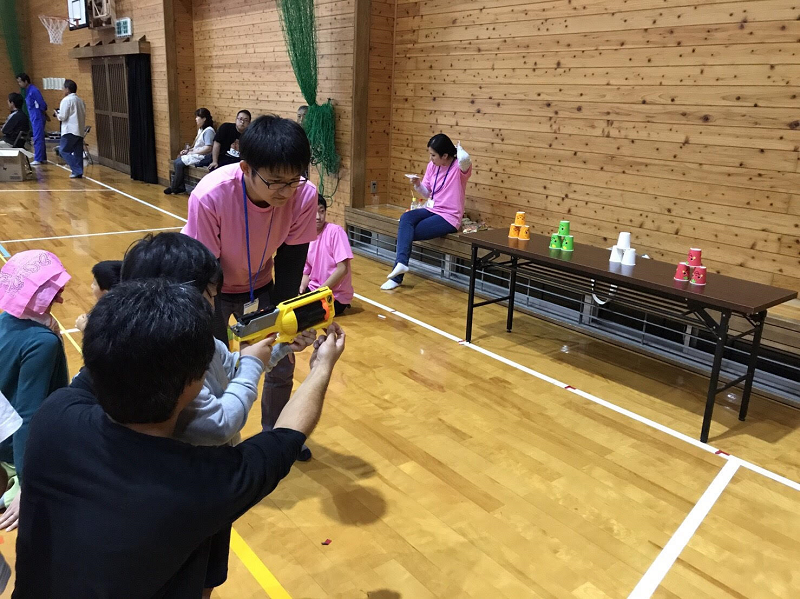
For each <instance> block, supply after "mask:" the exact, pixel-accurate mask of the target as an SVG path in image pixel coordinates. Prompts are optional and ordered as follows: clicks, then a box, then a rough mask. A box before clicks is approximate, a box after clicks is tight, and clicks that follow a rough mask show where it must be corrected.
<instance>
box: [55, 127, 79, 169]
mask: <svg viewBox="0 0 800 599" xmlns="http://www.w3.org/2000/svg"><path fill="white" fill-rule="evenodd" d="M58 151H59V153H60V154H61V157H62V158H63V159H64V162H66V163H67V166H69V169H70V170H71V171H72V174H73V175H75V176H77V177H82V176H83V138H82V137H78V136H77V135H73V134H72V133H67V134H65V135H62V136H61V141H60V142H59V144H58Z"/></svg>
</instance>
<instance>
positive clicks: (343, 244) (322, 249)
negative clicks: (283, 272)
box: [303, 223, 353, 304]
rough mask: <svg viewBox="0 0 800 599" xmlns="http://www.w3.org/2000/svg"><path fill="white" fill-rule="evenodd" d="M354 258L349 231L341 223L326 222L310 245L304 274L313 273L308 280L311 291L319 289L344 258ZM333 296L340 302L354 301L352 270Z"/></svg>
mask: <svg viewBox="0 0 800 599" xmlns="http://www.w3.org/2000/svg"><path fill="white" fill-rule="evenodd" d="M352 259H353V250H351V249H350V241H349V240H348V239H347V233H345V230H344V229H342V228H341V227H340V226H339V225H334V224H333V223H325V226H324V227H323V228H322V232H320V234H319V237H317V238H316V239H315V240H314V241H312V242H311V245H310V246H308V257H307V258H306V267H305V270H303V274H305V275H311V279H310V280H309V281H308V288H309V290H310V291H314V290H315V289H319V288H320V287H322V284H323V283H324V282H325V281H327V280H328V277H329V276H331V274H333V271H334V270H336V265H337V264H339V262H342V261H344V260H352ZM331 291H333V297H334V299H336V301H337V302H339V303H340V304H349V303H350V302H352V301H353V274H352V273H351V272H350V270H348V271H347V274H345V275H344V278H343V279H342V280H341V281H339V284H338V285H336V286H335V287H334V288H333V289H331Z"/></svg>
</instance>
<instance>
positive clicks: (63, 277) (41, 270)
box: [0, 250, 71, 320]
mask: <svg viewBox="0 0 800 599" xmlns="http://www.w3.org/2000/svg"><path fill="white" fill-rule="evenodd" d="M70 278H71V277H70V276H69V274H68V273H67V271H66V269H65V268H64V265H63V264H61V261H60V260H59V259H58V258H57V257H56V255H55V254H51V253H50V252H46V251H44V250H28V251H25V252H20V253H18V254H14V255H13V256H12V257H11V258H10V259H9V260H8V262H7V263H6V264H5V265H4V266H3V269H2V270H0V310H5V311H6V312H8V313H9V314H11V315H12V316H16V317H17V318H31V319H34V320H36V319H37V318H36V317H39V318H41V317H42V316H43V315H44V314H45V313H46V312H47V309H48V308H49V307H50V304H52V303H53V298H55V296H56V294H57V293H58V292H59V291H61V290H62V289H63V288H64V286H65V285H66V284H67V281H69V280H70Z"/></svg>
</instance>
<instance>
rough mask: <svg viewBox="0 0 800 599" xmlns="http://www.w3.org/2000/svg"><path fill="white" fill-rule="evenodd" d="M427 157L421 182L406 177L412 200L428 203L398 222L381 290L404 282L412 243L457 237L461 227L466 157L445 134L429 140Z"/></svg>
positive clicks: (467, 175)
mask: <svg viewBox="0 0 800 599" xmlns="http://www.w3.org/2000/svg"><path fill="white" fill-rule="evenodd" d="M428 153H429V154H430V157H431V161H430V162H429V163H428V168H427V169H426V170H425V176H424V177H423V179H422V182H420V180H419V177H417V176H414V175H409V176H408V177H409V179H411V187H412V189H413V190H414V194H415V196H416V197H419V198H422V199H425V200H427V202H426V203H425V206H424V208H418V209H416V210H410V211H409V212H406V213H405V214H403V216H402V217H401V218H400V225H399V226H398V228H397V257H396V258H395V266H394V269H393V270H392V272H391V273H389V276H388V277H386V278H387V279H388V280H387V281H386V282H385V283H384V284H383V285H381V289H386V290H389V289H395V288H396V287H398V286H399V285H400V284H401V283H402V282H403V275H404V274H405V273H407V272H408V260H409V258H410V256H411V244H412V243H413V242H414V241H421V240H424V239H434V238H436V237H443V236H444V235H447V234H448V233H456V232H457V231H458V230H459V228H460V226H461V217H462V216H463V215H464V202H465V199H466V188H467V181H468V180H469V178H470V177H471V176H472V161H471V160H470V157H469V154H467V153H466V152H465V151H464V149H463V148H462V147H461V143H460V142H459V144H458V147H456V146H454V145H453V142H452V141H450V138H449V137H447V136H446V135H445V134H444V133H439V134H438V135H434V136H433V137H431V139H430V141H429V142H428Z"/></svg>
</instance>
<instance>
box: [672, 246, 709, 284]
mask: <svg viewBox="0 0 800 599" xmlns="http://www.w3.org/2000/svg"><path fill="white" fill-rule="evenodd" d="M675 280H676V281H689V282H690V283H691V284H692V285H705V284H706V267H705V266H703V250H701V249H700V248H691V249H690V250H689V254H688V256H687V257H686V262H679V263H678V267H677V268H676V269H675Z"/></svg>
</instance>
